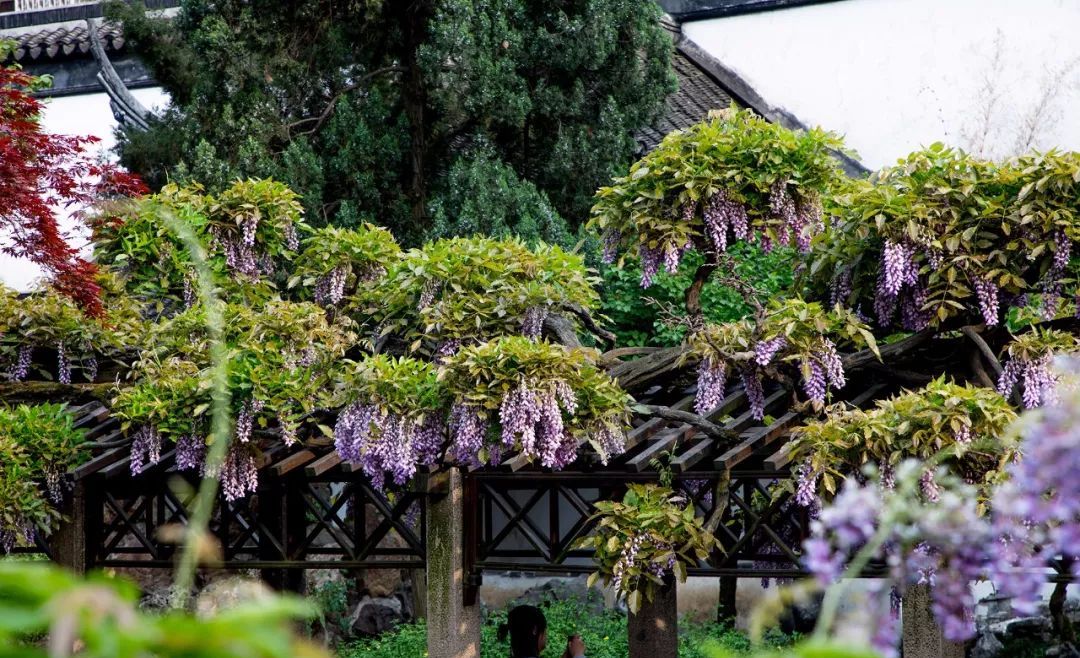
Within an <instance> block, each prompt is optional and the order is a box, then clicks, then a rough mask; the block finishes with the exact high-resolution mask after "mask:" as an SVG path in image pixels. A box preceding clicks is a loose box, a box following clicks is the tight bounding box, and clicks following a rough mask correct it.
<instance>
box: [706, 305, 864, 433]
mask: <svg viewBox="0 0 1080 658" xmlns="http://www.w3.org/2000/svg"><path fill="white" fill-rule="evenodd" d="M834 340H835V341H839V342H840V343H841V344H842V345H849V346H853V347H863V346H869V347H870V348H871V349H874V350H876V349H877V348H876V343H875V342H874V337H873V334H871V333H870V330H869V328H867V326H866V325H865V324H864V323H863V322H862V320H860V319H859V318H858V317H857V316H856V315H855V314H854V313H852V312H851V311H848V310H846V309H843V308H841V307H836V308H834V309H832V310H831V311H826V310H825V309H823V308H822V307H821V305H820V304H818V303H816V302H805V301H803V300H801V299H798V298H789V299H785V300H774V301H772V302H771V303H770V304H769V306H768V307H767V308H766V309H764V312H763V315H762V317H761V319H745V320H740V321H737V322H727V323H724V324H709V325H705V326H704V327H702V328H701V329H700V330H699V331H697V332H695V333H694V334H692V335H691V336H690V338H689V344H690V348H691V353H692V354H694V355H696V356H698V357H699V358H701V367H700V370H699V371H698V389H697V397H696V399H695V405H694V406H695V409H696V411H697V412H698V413H699V414H707V413H708V412H710V411H712V410H713V409H715V408H716V407H717V406H718V405H719V403H720V401H721V400H722V399H723V397H724V392H725V391H724V389H725V386H726V382H727V378H728V375H729V373H736V372H737V373H738V374H739V377H740V378H741V380H742V383H743V387H744V389H745V391H746V394H747V397H748V399H749V402H750V408H751V410H752V412H753V415H754V417H755V418H758V419H761V418H763V417H764V415H765V408H764V404H765V395H764V388H763V384H762V378H763V376H770V375H772V376H774V377H775V376H776V374H777V373H778V372H779V371H780V370H781V369H783V368H785V367H791V368H792V369H794V370H797V371H798V373H799V375H800V378H801V380H802V388H803V392H804V393H805V395H806V398H807V399H808V400H809V401H810V402H811V403H812V404H813V405H814V406H815V407H816V408H819V409H820V408H822V407H823V406H824V404H825V402H826V398H827V395H828V392H829V390H830V389H832V390H837V389H841V388H843V387H844V385H845V384H846V382H847V379H846V376H845V374H844V366H843V361H842V359H841V357H840V354H839V352H838V350H837V345H836V342H834Z"/></svg>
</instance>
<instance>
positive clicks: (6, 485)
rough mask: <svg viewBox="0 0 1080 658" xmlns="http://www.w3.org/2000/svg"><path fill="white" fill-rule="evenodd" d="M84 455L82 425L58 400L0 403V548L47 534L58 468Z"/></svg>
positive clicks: (60, 491)
mask: <svg viewBox="0 0 1080 658" xmlns="http://www.w3.org/2000/svg"><path fill="white" fill-rule="evenodd" d="M88 457H89V451H87V450H85V444H84V431H83V430H80V429H76V428H75V427H74V418H72V416H71V414H70V413H69V412H68V411H67V410H66V408H65V407H64V405H60V404H42V405H34V406H27V405H19V406H13V407H9V408H3V409H0V510H2V513H0V552H2V553H8V552H10V551H11V549H12V548H14V547H15V546H16V545H23V546H31V545H33V544H34V540H35V538H36V537H37V536H39V534H40V536H41V537H45V536H47V535H48V534H49V532H50V531H51V530H52V529H53V525H54V523H55V522H56V521H57V520H58V519H59V518H60V512H59V509H58V508H59V506H60V504H61V503H62V502H63V499H64V496H65V489H64V483H63V479H62V476H63V474H64V473H66V472H67V471H68V470H69V469H70V468H72V467H74V466H78V465H79V464H80V463H81V462H83V461H85V459H86V458H88Z"/></svg>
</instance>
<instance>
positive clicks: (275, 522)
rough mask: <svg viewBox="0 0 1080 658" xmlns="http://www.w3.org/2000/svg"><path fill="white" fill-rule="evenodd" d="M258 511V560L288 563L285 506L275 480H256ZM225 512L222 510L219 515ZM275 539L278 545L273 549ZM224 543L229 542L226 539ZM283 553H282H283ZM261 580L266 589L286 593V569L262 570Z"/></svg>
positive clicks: (283, 494)
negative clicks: (269, 587)
mask: <svg viewBox="0 0 1080 658" xmlns="http://www.w3.org/2000/svg"><path fill="white" fill-rule="evenodd" d="M256 495H257V496H258V504H259V508H258V510H257V511H256V514H257V515H258V522H259V523H260V524H261V525H262V528H263V529H262V532H260V533H259V535H258V537H259V559H260V560H262V561H264V562H279V563H280V562H284V561H285V560H288V559H289V553H288V543H289V540H288V528H287V525H288V524H287V522H286V519H287V518H288V515H289V512H288V507H289V505H288V502H289V501H287V500H286V497H285V490H284V488H283V487H282V486H281V480H279V479H278V478H276V477H269V476H264V477H260V478H259V489H258V493H257V494H256ZM224 513H225V510H224V509H223V510H222V514H224ZM274 539H277V541H278V543H279V544H280V547H281V548H279V547H278V546H277V545H275V542H274V541H273V540H274ZM225 540H226V541H227V540H228V538H227V537H226V538H225ZM282 549H283V550H282ZM260 576H261V577H262V579H263V580H264V581H266V583H267V584H268V585H270V586H271V587H273V588H274V589H276V590H278V591H287V590H288V589H289V587H288V586H289V582H288V576H287V573H286V570H285V569H280V568H278V569H262V570H261V573H260Z"/></svg>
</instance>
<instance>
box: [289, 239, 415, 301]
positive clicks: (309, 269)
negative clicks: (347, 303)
mask: <svg viewBox="0 0 1080 658" xmlns="http://www.w3.org/2000/svg"><path fill="white" fill-rule="evenodd" d="M400 254H401V248H400V247H398V244H397V242H396V241H395V240H394V236H393V235H391V234H390V232H389V231H387V230H386V229H384V228H381V227H378V226H373V225H371V224H363V225H361V226H359V227H358V228H355V229H344V228H337V227H334V226H326V227H323V228H319V229H315V230H313V231H312V233H311V235H310V237H307V238H305V239H304V240H303V251H301V252H300V254H299V256H297V257H296V259H295V260H294V261H293V263H292V272H293V274H292V276H291V277H290V279H289V282H288V287H289V288H294V287H296V286H298V285H302V286H303V287H304V288H306V289H310V290H311V291H312V298H313V299H314V300H315V303H316V304H319V305H320V306H338V305H339V304H341V302H342V300H343V299H344V298H345V297H346V296H347V295H351V294H353V293H354V292H355V291H356V289H357V287H358V286H362V285H366V284H371V283H373V282H375V281H377V280H378V279H380V278H382V277H383V276H385V275H386V272H387V269H388V268H389V267H390V266H391V264H392V263H393V262H394V261H395V260H397V258H398V257H399V256H400Z"/></svg>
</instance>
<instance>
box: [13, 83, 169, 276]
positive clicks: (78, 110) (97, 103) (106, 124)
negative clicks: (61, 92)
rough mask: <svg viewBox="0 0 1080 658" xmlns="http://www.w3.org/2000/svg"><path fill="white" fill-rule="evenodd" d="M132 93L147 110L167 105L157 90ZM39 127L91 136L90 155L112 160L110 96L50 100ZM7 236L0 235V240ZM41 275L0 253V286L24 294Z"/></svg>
mask: <svg viewBox="0 0 1080 658" xmlns="http://www.w3.org/2000/svg"><path fill="white" fill-rule="evenodd" d="M132 94H133V95H134V96H135V98H137V99H138V100H139V102H141V103H142V104H143V105H144V106H146V107H147V108H149V109H153V108H162V107H164V106H165V105H166V102H167V96H166V94H165V92H164V91H163V90H162V89H160V88H157V87H153V88H147V89H135V90H133V91H132ZM42 125H43V126H44V128H45V130H46V131H47V132H50V133H57V134H63V135H93V136H95V137H97V138H98V139H100V140H101V141H100V142H99V143H98V144H96V145H95V146H94V147H93V148H92V150H91V153H92V154H93V155H96V156H98V157H101V158H105V159H110V160H114V159H115V158H114V157H113V156H112V155H111V149H112V148H113V146H115V144H116V139H115V137H114V135H113V131H114V130H115V128H116V121H115V120H114V119H113V115H112V110H110V109H109V97H108V96H107V95H106V94H104V93H100V94H88V95H85V96H65V97H61V98H53V99H49V100H48V101H46V106H45V112H44V114H43V115H42ZM62 226H63V228H64V230H66V231H72V229H73V225H72V223H71V222H62ZM6 237H7V236H6V235H4V234H3V232H0V239H6ZM72 241H73V243H74V244H78V245H80V246H81V245H84V244H85V242H86V238H85V235H81V234H79V233H78V232H75V233H73V234H72ZM40 276H41V271H40V270H39V269H38V268H37V267H35V266H34V265H33V264H31V263H28V262H27V261H25V260H22V259H17V258H11V257H10V256H6V255H3V254H0V283H3V284H4V285H6V286H8V287H10V288H14V289H15V290H18V291H26V290H28V289H29V288H30V287H31V285H32V284H33V282H34V281H35V280H36V279H38V278H39V277H40Z"/></svg>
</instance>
